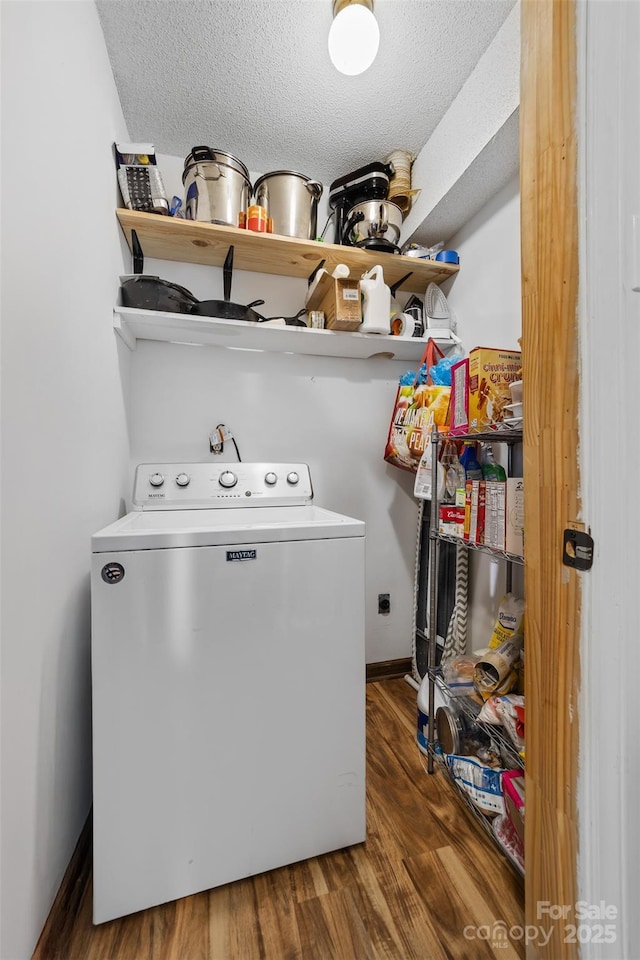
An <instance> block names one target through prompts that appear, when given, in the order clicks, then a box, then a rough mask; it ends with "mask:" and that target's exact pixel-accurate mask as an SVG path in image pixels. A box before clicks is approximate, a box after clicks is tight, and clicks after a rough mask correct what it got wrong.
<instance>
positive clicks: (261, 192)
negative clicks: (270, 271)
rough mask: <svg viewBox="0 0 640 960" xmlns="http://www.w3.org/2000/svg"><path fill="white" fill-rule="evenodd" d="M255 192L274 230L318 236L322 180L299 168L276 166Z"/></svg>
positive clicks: (304, 236)
mask: <svg viewBox="0 0 640 960" xmlns="http://www.w3.org/2000/svg"><path fill="white" fill-rule="evenodd" d="M253 192H254V194H255V203H257V204H258V205H259V206H261V207H265V209H266V211H267V216H268V217H270V218H271V219H272V220H273V232H274V233H278V234H280V236H283V237H298V238H299V239H300V240H315V238H316V230H317V221H318V200H319V199H320V197H321V196H322V184H321V183H318V181H317V180H311V179H310V177H305V175H304V174H303V173H297V172H296V171H295V170H274V171H273V172H272V173H265V174H263V175H262V176H261V177H259V178H258V179H257V180H256V182H255V184H254V187H253Z"/></svg>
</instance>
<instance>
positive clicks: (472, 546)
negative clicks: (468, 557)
mask: <svg viewBox="0 0 640 960" xmlns="http://www.w3.org/2000/svg"><path fill="white" fill-rule="evenodd" d="M429 536H430V537H431V539H432V540H444V541H445V543H455V544H456V545H460V546H462V547H468V548H469V550H478V551H479V552H480V553H487V554H489V555H490V556H493V557H498V558H500V559H501V560H508V561H509V562H510V563H520V564H524V557H519V556H518V554H517V553H507V552H506V550H498V549H497V548H496V547H489V546H487V544H486V543H471V542H470V541H469V540H463V539H462V537H456V536H454V535H453V534H450V533H438V531H437V530H436V531H434V532H433V533H430V534H429Z"/></svg>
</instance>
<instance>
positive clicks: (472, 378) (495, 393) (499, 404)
mask: <svg viewBox="0 0 640 960" xmlns="http://www.w3.org/2000/svg"><path fill="white" fill-rule="evenodd" d="M521 368H522V354H521V353H520V352H519V351H517V350H495V349H493V348H492V347H475V349H473V350H472V351H471V353H470V354H469V429H470V430H482V429H484V428H485V427H489V426H490V425H491V424H492V423H500V421H501V420H502V419H503V414H504V407H505V405H506V404H508V403H511V392H510V390H509V384H511V383H513V382H514V380H519V379H520V370H521Z"/></svg>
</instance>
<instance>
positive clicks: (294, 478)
mask: <svg viewBox="0 0 640 960" xmlns="http://www.w3.org/2000/svg"><path fill="white" fill-rule="evenodd" d="M299 480H300V477H299V476H298V474H297V473H296V472H295V470H292V471H291V473H288V474H287V483H290V484H291V486H292V487H295V485H296V483H298V481H299Z"/></svg>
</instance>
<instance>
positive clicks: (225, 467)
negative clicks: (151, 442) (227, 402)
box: [133, 461, 313, 510]
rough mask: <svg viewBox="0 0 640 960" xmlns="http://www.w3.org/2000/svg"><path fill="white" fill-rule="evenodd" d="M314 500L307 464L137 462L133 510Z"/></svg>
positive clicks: (264, 504) (300, 502)
mask: <svg viewBox="0 0 640 960" xmlns="http://www.w3.org/2000/svg"><path fill="white" fill-rule="evenodd" d="M312 499H313V489H312V487H311V476H310V473H309V467H308V466H307V464H306V463H235V462H234V463H215V462H214V461H210V462H208V463H141V464H139V465H138V466H137V467H136V476H135V481H134V485H133V505H134V508H135V509H137V510H181V509H182V510H194V509H206V508H212V507H259V506H294V505H296V504H304V503H308V502H309V501H310V500H312Z"/></svg>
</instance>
